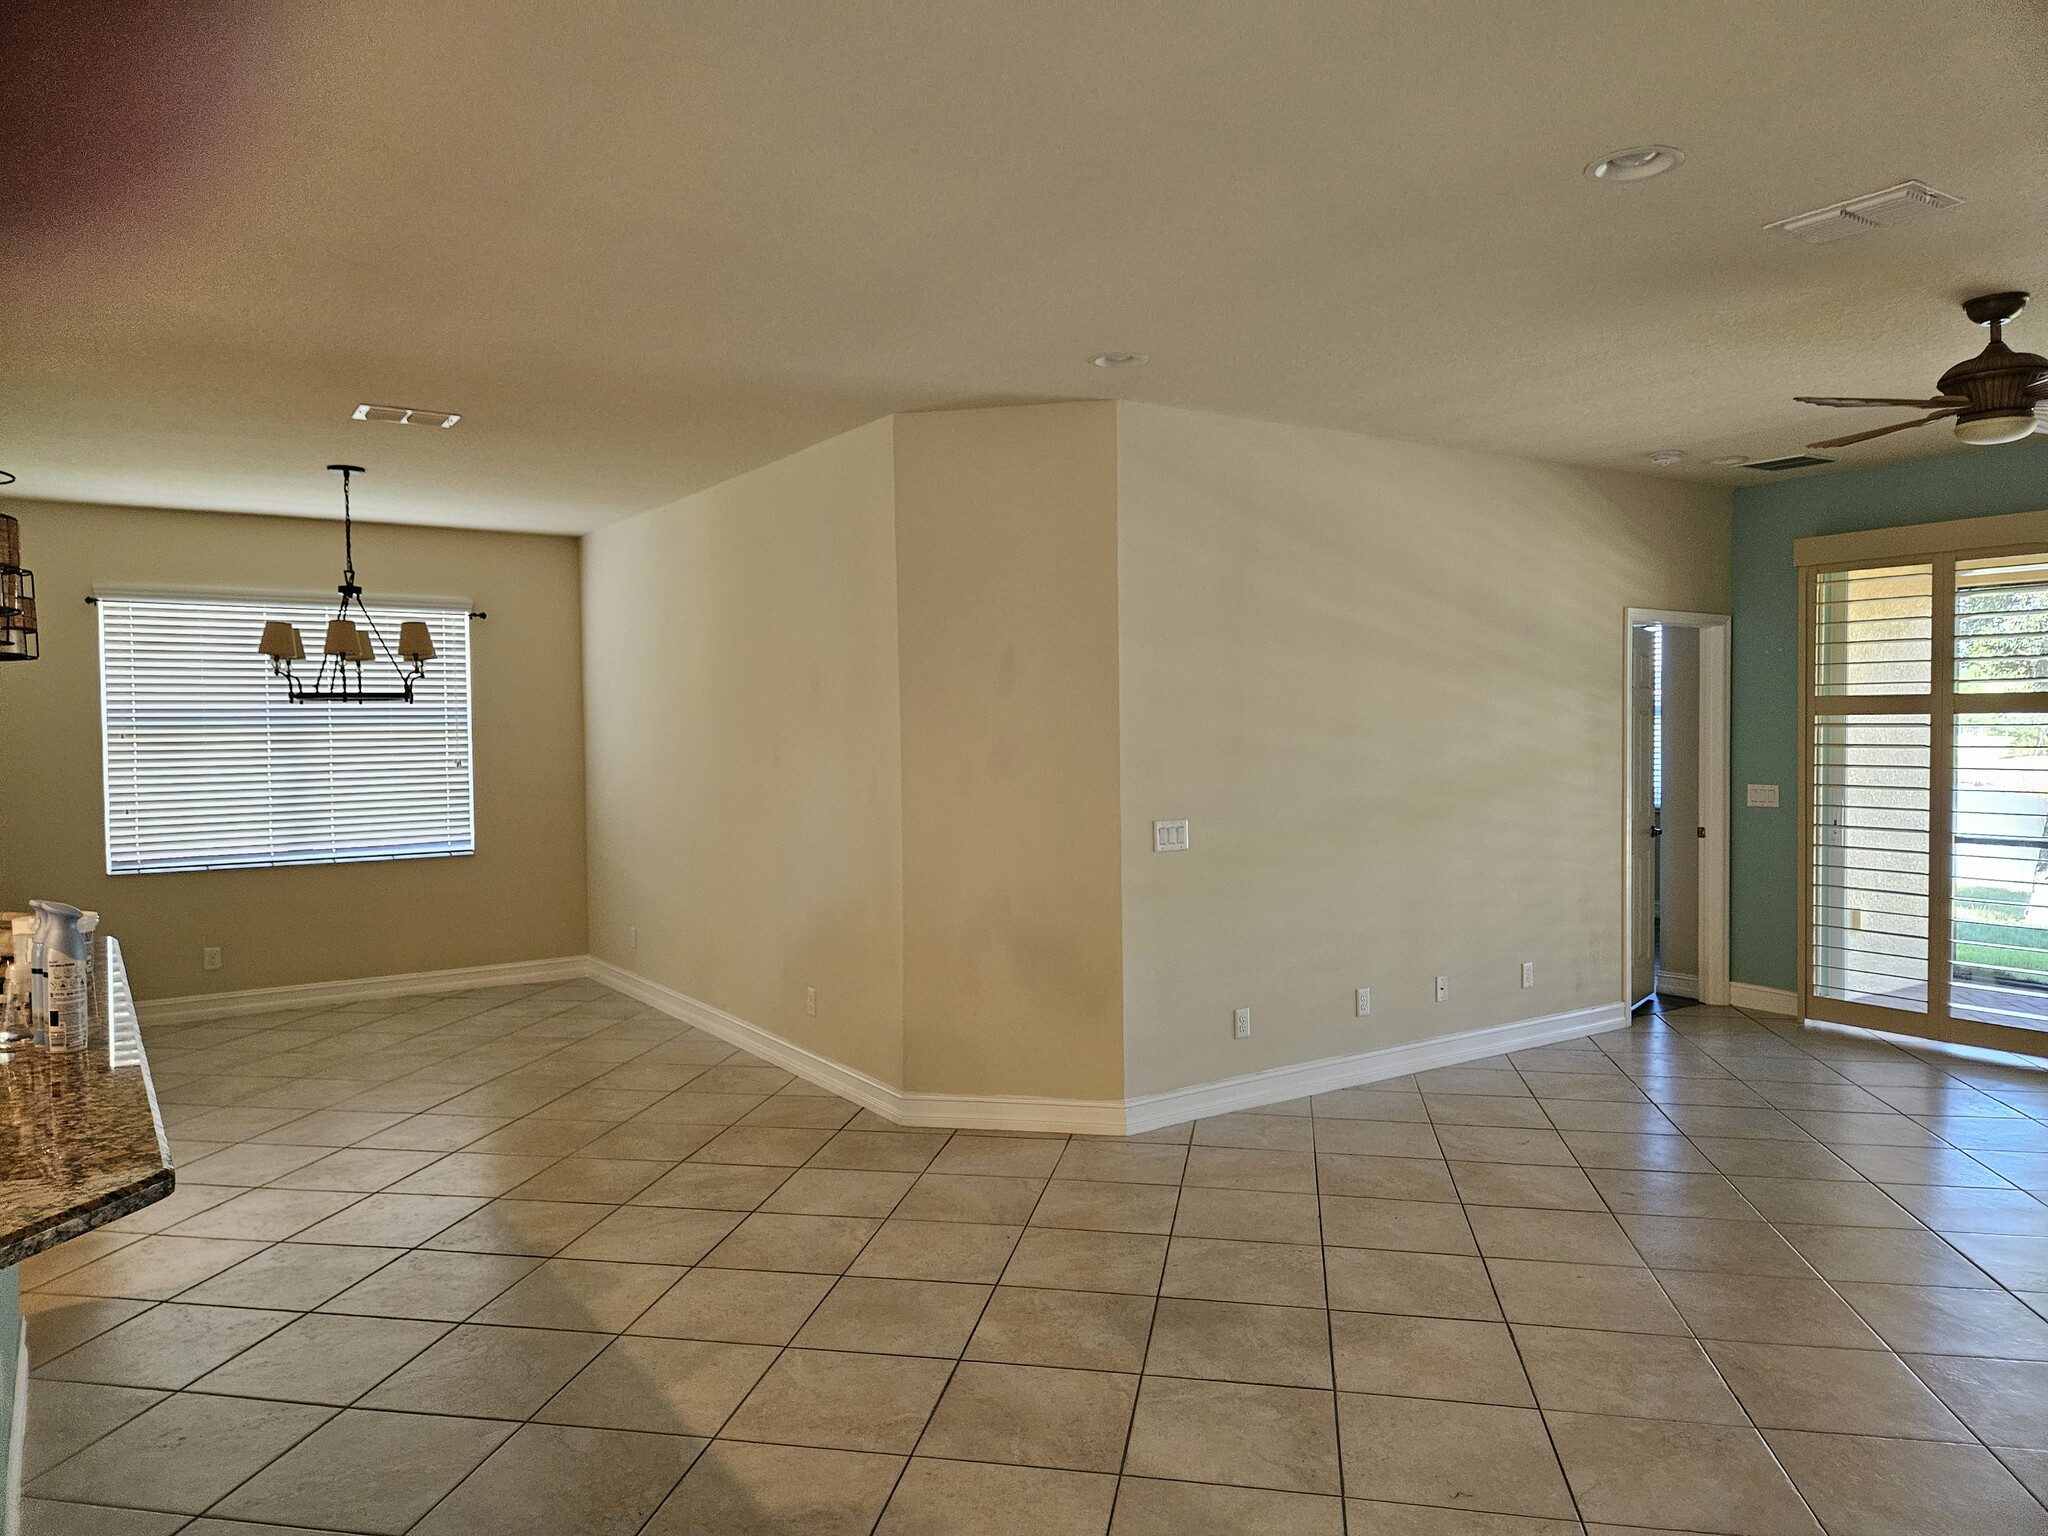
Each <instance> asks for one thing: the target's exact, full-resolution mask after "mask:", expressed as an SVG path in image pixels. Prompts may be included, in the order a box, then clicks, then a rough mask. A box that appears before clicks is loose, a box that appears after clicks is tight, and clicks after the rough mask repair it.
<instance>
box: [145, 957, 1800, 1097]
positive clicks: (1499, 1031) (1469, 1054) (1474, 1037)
mask: <svg viewBox="0 0 2048 1536" xmlns="http://www.w3.org/2000/svg"><path fill="white" fill-rule="evenodd" d="M585 977H588V978H589V979H591V980H593V981H598V982H602V983H603V984H604V985H605V986H607V987H610V988H612V989H613V990H614V991H617V992H623V993H624V994H625V995H626V996H628V997H632V998H637V999H638V1000H639V1001H641V1002H643V1003H645V1004H646V1005H647V1006H648V1007H650V1008H657V1009H659V1010H660V1011H661V1012H663V1013H665V1014H667V1015H668V1016H669V1017H670V1018H673V1019H680V1020H682V1021H683V1022H684V1023H686V1024H690V1025H693V1026H695V1027H696V1028H698V1029H701V1030H703V1031H704V1032H705V1033H706V1034H708V1035H714V1036H716V1037H717V1038H718V1039H720V1040H723V1041H725V1042H726V1043H727V1044H729V1045H734V1046H737V1047H739V1048H740V1049H741V1050H744V1051H748V1052H751V1053H752V1054H753V1055H756V1056H759V1057H760V1058H761V1059H762V1060H763V1061H769V1062H773V1063H774V1064H775V1065H776V1066H778V1067H781V1068H782V1069H783V1070H784V1071H786V1072H793V1073H795V1074H796V1075H797V1076H798V1077H801V1078H803V1079H804V1080H805V1081H806V1082H810V1083H815V1084H817V1085H818V1086H819V1087H821V1088H826V1089H829V1090H830V1091H832V1092H833V1093H836V1094H838V1095H839V1096H840V1097H842V1098H845V1099H849V1100H851V1101H852V1102H853V1103H855V1104H858V1105H860V1106H861V1107H862V1108H864V1109H871V1110H873V1111H874V1112H875V1113H876V1114H878V1115H881V1116H882V1117H883V1118H884V1119H888V1120H893V1121H895V1122H896V1123H897V1124H899V1125H929V1126H946V1127H950V1128H953V1129H958V1130H987V1131H1050V1132H1055V1133H1062V1132H1063V1133H1065V1134H1068V1135H1076V1136H1121V1135H1126V1134H1130V1133H1134V1132H1137V1131H1149V1130H1153V1129H1156V1128H1157V1127H1159V1126H1163V1125H1178V1124H1180V1123H1182V1122H1183V1121H1187V1120H1195V1119H1199V1118H1201V1117H1202V1116H1204V1115H1221V1114H1227V1113H1229V1112H1230V1111H1231V1110H1237V1109H1256V1108H1258V1107H1260V1106H1262V1105H1266V1104H1280V1103H1284V1102H1286V1101H1287V1100H1289V1099H1299V1098H1304V1097H1306V1096H1307V1095H1309V1094H1313V1093H1329V1092H1332V1091H1333V1090H1335V1089H1338V1088H1356V1087H1358V1086H1359V1085H1360V1084H1362V1083H1375V1082H1382V1081H1384V1080H1385V1079H1387V1078H1390V1077H1406V1076H1407V1075H1408V1074H1409V1073H1411V1072H1426V1071H1428V1070H1429V1069H1430V1068H1432V1067H1453V1066H1458V1065H1460V1064H1462V1063H1464V1062H1468V1061H1477V1060H1479V1059H1481V1058H1482V1057H1486V1056H1498V1055H1502V1054H1504V1053H1506V1052H1508V1051H1526V1050H1530V1049H1532V1048H1534V1047H1536V1046H1539V1045H1552V1044H1555V1043H1556V1042H1558V1041H1560V1040H1575V1039H1578V1038H1580V1037H1581V1036H1584V1035H1594V1034H1600V1033H1602V1032H1604V1031H1606V1030H1610V1029H1621V1028H1623V1027H1625V1026H1626V1025H1627V1023H1628V1017H1629V1015H1628V1008H1627V1006H1626V1005H1625V1004H1623V1003H1619V1002H1615V1003H1603V1004H1601V1005H1599V1006H1597V1007H1593V1008H1578V1009H1574V1010H1572V1011H1571V1012H1569V1013H1554V1014H1549V1015H1546V1016H1544V1017H1541V1018H1534V1019H1519V1020H1516V1021H1514V1022H1512V1023H1507V1024H1496V1025H1492V1026H1490V1027H1488V1028H1485V1029H1471V1030H1466V1031H1464V1032H1462V1033H1460V1034H1455V1035H1439V1036H1437V1037H1435V1038H1434V1039H1430V1040H1415V1041H1410V1042H1408V1043H1406V1044H1402V1045H1388V1046H1381V1047H1380V1048H1378V1049H1377V1050H1370V1051H1359V1052H1357V1053H1356V1054H1354V1055H1349V1056H1330V1057H1325V1058H1324V1059H1322V1060H1320V1061H1309V1062H1302V1063H1300V1064H1298V1065H1295V1066H1287V1067H1273V1068H1270V1069H1269V1070H1267V1071H1264V1072H1251V1073H1247V1074H1246V1075H1244V1076H1243V1077H1229V1078H1224V1079H1222V1080H1220V1081H1218V1082H1213V1083H1198V1084H1196V1085H1194V1086H1192V1087H1188V1088H1175V1089H1171V1090H1169V1091H1167V1092H1164V1093H1148V1094H1140V1095H1138V1096H1136V1097H1134V1098H1127V1099H1055V1098H1040V1097H1032V1096H1026V1095H1008V1094H955V1093H921V1092H912V1091H907V1090H905V1089H901V1088H897V1087H894V1086H892V1085H891V1084H888V1083H885V1082H883V1081H882V1080H881V1079H880V1078H877V1077H873V1076H871V1075H869V1074H868V1073H866V1072H862V1071H860V1070H859V1069H858V1068H856V1067H850V1066H848V1065H847V1064H846V1063H844V1062H841V1061H834V1060H833V1059H832V1058H831V1057H829V1056H825V1055H822V1054H820V1053H819V1052H817V1051H813V1050H811V1049H809V1048H808V1047H805V1046H801V1045H798V1044H797V1043H796V1042H794V1041H792V1040H785V1039H784V1038H783V1037H782V1036H780V1035H778V1034H775V1033H773V1032H772V1031H770V1030H766V1029H763V1028H761V1027H760V1026H759V1025H757V1024H750V1023H748V1022H747V1021H746V1020H745V1019H742V1018H739V1017H737V1016H736V1015H734V1014H730V1013H727V1012H726V1011H725V1010H724V1009H722V1008H716V1007H713V1006H712V1005H711V1004H710V1003H707V1002H704V1001H702V1000H701V999H698V998H694V997H691V996H690V995H689V994H687V993H684V992H678V991H677V990H676V989H675V988H673V987H668V986H664V985H662V984H661V983H660V982H658V981H652V980H649V979H648V978H647V977H645V976H641V975H639V974H637V973H635V972H633V971H629V970H626V969H625V968H624V967H623V966H617V965H613V964H612V963H611V962H610V961H608V960H600V959H598V958H597V957H596V956H594V955H563V956H559V957H557V958H555V959H550V960H519V961H513V962H511V963H510V964H506V965H476V966H467V967H464V968H462V969H459V970H448V971H412V972H409V973H407V974H404V975H399V976H370V977H364V978H362V979H360V980H355V981H316V982H307V983H305V984H303V985H300V986H291V987H259V988H255V989H253V990H250V991H245V992H214V993H208V994H202V995H200V996H196V997H168V998H158V999H156V1000H155V1001H152V1002H143V1003H141V1004H139V1005H138V1011H139V1012H140V1013H141V1015H142V1018H143V1022H144V1023H145V1024H175V1023H183V1022H185V1021H188V1020H191V1019H207V1018H230V1017H234V1016H236V1015H240V1014H251V1013H269V1012H271V1011H273V1010H275V1009H280V1008H304V1007H317V1006H322V1005H326V1006H334V1005H338V1004H342V1003H353V1002H364V1001H369V1000H372V999H376V998H380V997H406V996H413V995H417V994H419V993H423V992H464V991H468V990H469V989H470V988H472V987H489V986H504V985H509V984H517V983H522V982H548V981H573V980H579V979H582V978H585ZM1735 990H1736V991H1737V992H1739V993H1746V994H1765V993H1767V992H1768V989H1766V988H1761V987H1743V986H1741V984H1740V983H1738V984H1737V986H1736V988H1735ZM1768 995H1769V996H1770V997H1772V998H1777V997H1780V996H1782V997H1784V998H1785V1000H1786V1006H1785V1007H1784V1008H1783V1009H1781V1010H1779V1011H1784V1012H1790V1011H1791V1009H1790V995H1789V994H1777V993H1769V994H1768ZM1737 1006H1740V1007H1758V1008H1762V1007H1765V1006H1767V1004H1764V1003H1756V1002H1750V1003H1744V1002H1742V1001H1740V999H1739V998H1738V1001H1737Z"/></svg>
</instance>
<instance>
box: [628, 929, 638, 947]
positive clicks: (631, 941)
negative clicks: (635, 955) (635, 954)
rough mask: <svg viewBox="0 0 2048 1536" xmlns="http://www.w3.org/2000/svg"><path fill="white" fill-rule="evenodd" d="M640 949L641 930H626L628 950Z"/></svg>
mask: <svg viewBox="0 0 2048 1536" xmlns="http://www.w3.org/2000/svg"><path fill="white" fill-rule="evenodd" d="M639 947H640V930H639V929H638V928H628V929H627V930H626V948H628V949H638V948H639Z"/></svg>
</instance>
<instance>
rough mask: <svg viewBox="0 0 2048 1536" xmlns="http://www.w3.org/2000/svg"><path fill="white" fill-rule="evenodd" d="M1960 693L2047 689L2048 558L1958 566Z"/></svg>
mask: <svg viewBox="0 0 2048 1536" xmlns="http://www.w3.org/2000/svg"><path fill="white" fill-rule="evenodd" d="M1955 661H1956V692H1957V693H2028V692H2035V691H2040V690H2048V555H2028V556H2021V557H2014V556H2009V555H2007V556H1999V557H1997V558H1995V559H1988V560H1959V561H1957V562H1956V658H1955Z"/></svg>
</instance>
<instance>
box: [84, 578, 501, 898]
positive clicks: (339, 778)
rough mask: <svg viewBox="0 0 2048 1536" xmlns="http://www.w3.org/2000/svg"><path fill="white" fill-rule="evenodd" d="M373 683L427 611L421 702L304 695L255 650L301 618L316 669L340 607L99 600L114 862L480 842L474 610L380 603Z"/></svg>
mask: <svg viewBox="0 0 2048 1536" xmlns="http://www.w3.org/2000/svg"><path fill="white" fill-rule="evenodd" d="M372 612H373V613H374V615H375V618H376V622H377V626H378V628H379V629H380V630H381V631H382V632H383V641H384V643H383V644H380V645H379V653H380V655H379V660H378V662H377V663H376V664H375V665H374V666H366V667H365V668H364V669H363V676H364V683H365V686H366V687H367V688H369V689H371V690H373V691H374V690H376V689H377V688H379V687H390V688H395V687H396V686H397V677H396V675H395V674H394V673H393V672H392V670H391V668H390V667H389V666H387V665H386V664H385V662H384V660H383V656H384V655H385V654H387V653H388V651H389V644H390V643H392V642H395V641H396V640H397V638H398V625H399V624H400V623H402V622H404V621H406V620H408V619H418V620H421V621H423V622H424V623H425V624H426V625H427V626H428V629H429V631H430V632H431V634H432V635H433V639H434V649H435V651H436V653H437V654H436V656H435V659H434V660H433V661H431V662H429V663H428V664H427V674H426V676H425V677H423V678H421V679H420V680H419V681H418V682H416V683H415V684H414V685H413V702H412V703H410V704H408V703H405V702H403V701H399V702H397V703H365V704H294V703H292V702H291V701H290V699H289V698H288V697H287V696H286V693H285V686H284V683H283V681H282V680H281V679H277V678H273V677H272V676H271V671H270V662H269V661H268V660H267V659H266V658H265V657H262V656H259V655H258V654H257V652H256V643H257V639H258V637H259V636H260V635H261V634H262V631H263V625H264V622H265V621H266V620H269V619H282V620H285V621H286V622H288V623H293V624H297V625H298V626H299V629H300V631H301V632H302V633H303V634H304V636H305V639H306V649H307V651H308V653H309V654H308V656H307V658H306V660H305V661H303V662H300V663H298V664H297V665H298V668H299V670H300V671H301V672H302V673H303V674H304V675H305V677H307V678H308V679H310V678H311V676H312V675H313V673H314V672H316V671H317V670H318V667H319V654H318V653H319V649H320V645H321V642H322V639H323V637H324V635H325V632H326V624H327V621H328V619H329V618H331V617H332V616H333V605H332V604H331V603H314V602H290V601H280V602H271V601H263V600H251V599H239V598H235V599H230V598H205V597H114V596H104V597H102V598H100V600H99V615H100V680H101V706H102V725H103V734H104V745H105V773H106V814H107V870H108V872H109V873H110V874H140V873H145V872H149V871H158V870H180V869H187V870H189V869H232V868H240V867H249V866H257V865H272V864H334V863H349V862H357V861H365V860H374V859H412V858H432V857H437V856H445V855H452V854H465V853H473V852H474V851H475V848H476V836H475V820H474V814H473V806H472V784H471V771H470V728H469V619H468V615H467V613H466V612H465V611H463V610H461V609H458V608H441V607H378V608H375V609H373V610H372Z"/></svg>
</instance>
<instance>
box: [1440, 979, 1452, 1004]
mask: <svg viewBox="0 0 2048 1536" xmlns="http://www.w3.org/2000/svg"><path fill="white" fill-rule="evenodd" d="M1450 995H1451V979H1450V978H1449V977H1448V976H1439V977H1437V979H1436V1000H1437V1001H1438V1002H1442V1001H1443V1000H1444V999H1445V998H1447V997H1449V996H1450Z"/></svg>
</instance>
